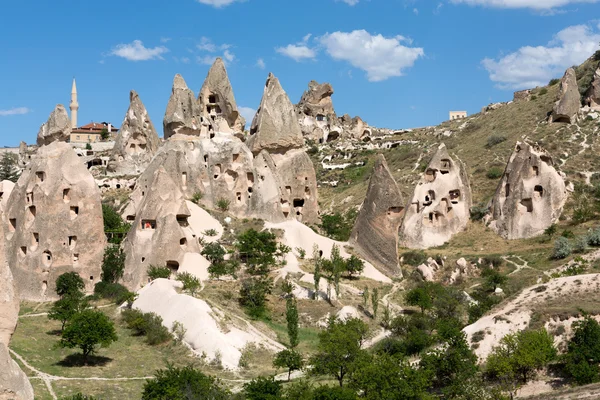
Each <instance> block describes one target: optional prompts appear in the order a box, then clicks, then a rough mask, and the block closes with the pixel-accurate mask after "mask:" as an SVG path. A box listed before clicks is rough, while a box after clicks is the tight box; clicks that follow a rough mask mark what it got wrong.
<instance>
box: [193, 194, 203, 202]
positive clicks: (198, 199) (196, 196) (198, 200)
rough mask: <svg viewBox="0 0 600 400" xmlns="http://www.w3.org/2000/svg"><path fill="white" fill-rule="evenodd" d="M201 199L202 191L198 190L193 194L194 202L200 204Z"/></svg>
mask: <svg viewBox="0 0 600 400" xmlns="http://www.w3.org/2000/svg"><path fill="white" fill-rule="evenodd" d="M200 200H202V192H196V193H194V194H193V195H192V200H191V201H192V203H194V204H199V203H200Z"/></svg>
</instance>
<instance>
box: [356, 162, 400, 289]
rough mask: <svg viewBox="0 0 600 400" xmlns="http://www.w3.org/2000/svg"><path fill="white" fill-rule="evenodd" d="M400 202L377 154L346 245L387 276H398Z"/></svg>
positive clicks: (384, 166) (387, 172)
mask: <svg viewBox="0 0 600 400" xmlns="http://www.w3.org/2000/svg"><path fill="white" fill-rule="evenodd" d="M403 215H404V201H403V200H402V194H401V193H400V189H398V185H397V184H396V181H395V180H394V177H393V176H392V174H391V172H390V170H389V168H388V166H387V163H386V161H385V158H384V156H383V155H381V154H380V155H379V156H377V160H376V161H375V167H374V168H373V173H372V174H371V179H370V181H369V189H368V190H367V195H366V197H365V201H364V202H363V204H362V207H361V209H360V212H359V214H358V217H357V218H356V222H355V223H354V228H353V229H352V234H351V235H350V244H352V245H354V247H355V248H356V250H357V251H358V253H359V254H360V255H361V256H363V257H364V258H365V259H366V260H367V261H369V262H370V263H371V264H373V265H374V266H375V267H377V268H378V269H381V270H382V271H384V272H385V273H386V274H387V275H389V276H394V277H402V272H401V271H400V268H399V265H398V229H399V228H400V224H401V223H402V217H403Z"/></svg>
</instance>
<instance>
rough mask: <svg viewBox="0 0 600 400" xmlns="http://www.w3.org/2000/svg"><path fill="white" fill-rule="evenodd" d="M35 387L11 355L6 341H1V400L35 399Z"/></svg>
mask: <svg viewBox="0 0 600 400" xmlns="http://www.w3.org/2000/svg"><path fill="white" fill-rule="evenodd" d="M33 399H34V393H33V387H32V386H31V383H30V382H29V379H27V375H25V373H24V372H23V371H21V368H19V365H18V364H17V363H16V362H15V361H13V359H12V358H11V357H10V354H9V352H8V349H7V348H6V345H5V344H4V343H0V400H33Z"/></svg>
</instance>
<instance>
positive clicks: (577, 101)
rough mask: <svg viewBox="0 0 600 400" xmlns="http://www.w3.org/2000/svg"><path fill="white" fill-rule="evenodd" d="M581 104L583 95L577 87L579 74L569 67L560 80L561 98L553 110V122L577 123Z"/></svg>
mask: <svg viewBox="0 0 600 400" xmlns="http://www.w3.org/2000/svg"><path fill="white" fill-rule="evenodd" d="M580 106H581V97H580V94H579V89H578V87H577V76H576V74H575V70H574V69H573V68H569V69H568V70H567V72H565V75H564V76H563V78H562V79H561V81H560V89H559V98H558V101H557V102H556V103H555V104H554V108H553V110H552V115H551V117H550V118H551V122H567V123H570V124H572V123H575V122H576V120H577V113H578V112H579V107H580Z"/></svg>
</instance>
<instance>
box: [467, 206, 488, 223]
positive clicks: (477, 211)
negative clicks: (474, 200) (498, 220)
mask: <svg viewBox="0 0 600 400" xmlns="http://www.w3.org/2000/svg"><path fill="white" fill-rule="evenodd" d="M470 212H471V220H472V221H481V220H482V219H483V217H485V216H486V214H487V213H488V207H487V206H486V205H485V204H483V203H479V204H477V205H474V206H473V207H471V210H470Z"/></svg>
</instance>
